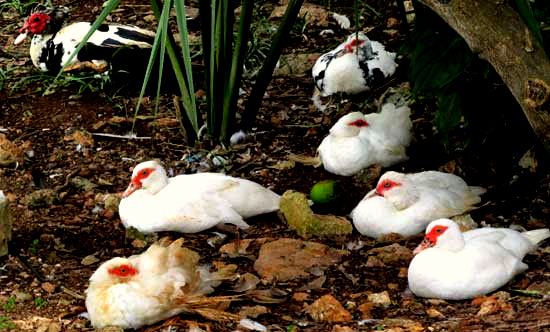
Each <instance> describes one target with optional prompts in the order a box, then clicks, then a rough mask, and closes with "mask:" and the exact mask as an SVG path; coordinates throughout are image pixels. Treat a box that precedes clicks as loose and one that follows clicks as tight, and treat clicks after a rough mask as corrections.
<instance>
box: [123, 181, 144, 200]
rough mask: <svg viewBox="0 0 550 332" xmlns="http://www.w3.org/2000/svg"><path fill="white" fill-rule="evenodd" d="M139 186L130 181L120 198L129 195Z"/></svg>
mask: <svg viewBox="0 0 550 332" xmlns="http://www.w3.org/2000/svg"><path fill="white" fill-rule="evenodd" d="M139 188H140V186H139V185H137V184H135V183H134V182H130V185H129V186H128V188H126V190H124V192H123V193H122V198H126V197H128V196H130V195H131V194H132V193H133V192H134V191H136V190H138V189H139Z"/></svg>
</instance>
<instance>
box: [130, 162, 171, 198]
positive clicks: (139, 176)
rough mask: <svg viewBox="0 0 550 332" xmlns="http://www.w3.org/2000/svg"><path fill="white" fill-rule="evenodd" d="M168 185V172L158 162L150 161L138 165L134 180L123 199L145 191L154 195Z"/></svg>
mask: <svg viewBox="0 0 550 332" xmlns="http://www.w3.org/2000/svg"><path fill="white" fill-rule="evenodd" d="M167 184H168V176H167V175H166V170H165V169H164V167H162V166H161V165H160V164H159V163H158V162H157V161H155V160H150V161H146V162H143V163H140V164H138V165H137V166H136V167H135V168H134V171H133V172H132V180H131V181H130V184H129V185H128V188H126V190H125V191H124V193H123V194H122V197H128V196H130V195H131V194H132V193H133V192H134V191H136V190H138V189H143V190H146V191H147V192H149V193H150V194H152V195H154V194H156V193H158V192H159V191H160V190H161V189H162V188H164V187H165V186H166V185H167Z"/></svg>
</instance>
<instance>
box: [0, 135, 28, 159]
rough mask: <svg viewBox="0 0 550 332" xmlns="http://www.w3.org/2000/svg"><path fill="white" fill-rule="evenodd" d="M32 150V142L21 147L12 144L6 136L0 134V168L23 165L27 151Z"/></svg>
mask: <svg viewBox="0 0 550 332" xmlns="http://www.w3.org/2000/svg"><path fill="white" fill-rule="evenodd" d="M27 150H30V142H25V143H23V144H21V145H20V146H17V144H15V143H13V142H11V141H10V140H9V139H7V138H6V135H4V134H0V166H1V167H9V166H12V165H14V164H15V165H17V164H22V163H23V160H24V156H25V151H27Z"/></svg>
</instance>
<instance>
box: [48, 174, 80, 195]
mask: <svg viewBox="0 0 550 332" xmlns="http://www.w3.org/2000/svg"><path fill="white" fill-rule="evenodd" d="M78 172H80V169H75V170H74V171H72V172H71V173H69V175H67V177H66V178H65V183H63V184H62V185H60V186H57V187H55V188H54V190H55V191H56V192H60V191H62V190H64V189H65V188H67V187H68V186H69V182H70V181H71V178H72V177H73V176H75V175H76V174H78Z"/></svg>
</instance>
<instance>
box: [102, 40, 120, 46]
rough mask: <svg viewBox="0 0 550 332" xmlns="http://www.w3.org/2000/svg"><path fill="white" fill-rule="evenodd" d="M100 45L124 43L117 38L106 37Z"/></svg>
mask: <svg viewBox="0 0 550 332" xmlns="http://www.w3.org/2000/svg"><path fill="white" fill-rule="evenodd" d="M101 45H104V46H124V43H122V42H119V41H118V40H115V39H113V38H107V39H105V40H104V41H103V42H101Z"/></svg>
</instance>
